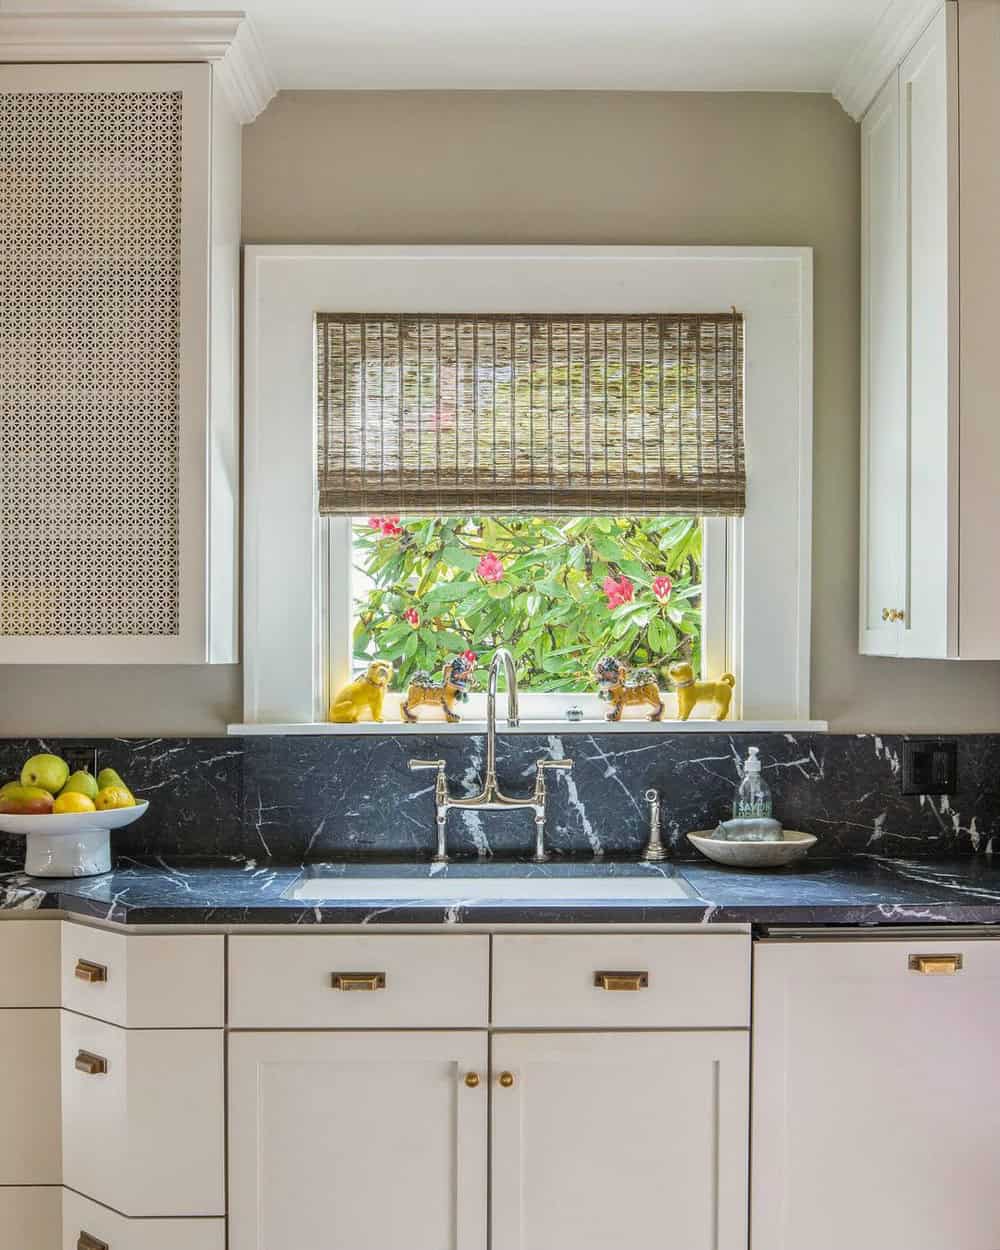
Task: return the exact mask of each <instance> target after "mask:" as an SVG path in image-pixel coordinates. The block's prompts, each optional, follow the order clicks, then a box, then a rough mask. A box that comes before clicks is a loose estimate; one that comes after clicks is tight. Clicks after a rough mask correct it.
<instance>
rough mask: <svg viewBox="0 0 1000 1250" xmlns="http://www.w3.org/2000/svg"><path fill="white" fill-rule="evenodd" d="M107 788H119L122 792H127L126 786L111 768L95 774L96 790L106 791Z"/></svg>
mask: <svg viewBox="0 0 1000 1250" xmlns="http://www.w3.org/2000/svg"><path fill="white" fill-rule="evenodd" d="M108 786H121V788H122V789H123V790H128V786H127V785H126V784H125V782H124V781H122V779H121V777H120V776H119V775H118V773H116V772H115V770H114V769H113V768H102V769H101V771H100V772H99V773H98V774H97V788H98V790H106V789H107V788H108ZM129 793H131V791H129Z"/></svg>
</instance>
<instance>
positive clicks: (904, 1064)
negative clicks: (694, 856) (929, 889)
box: [751, 936, 1000, 1250]
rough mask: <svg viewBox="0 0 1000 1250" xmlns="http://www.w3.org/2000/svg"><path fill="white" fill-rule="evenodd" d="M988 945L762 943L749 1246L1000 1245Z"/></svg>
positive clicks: (994, 989) (997, 978)
mask: <svg viewBox="0 0 1000 1250" xmlns="http://www.w3.org/2000/svg"><path fill="white" fill-rule="evenodd" d="M998 1037H1000V942H997V941H968V940H966V941H957V942H956V941H954V940H952V939H950V938H948V937H945V938H944V939H941V940H931V941H927V940H921V938H920V937H919V936H915V937H908V938H906V939H905V940H898V939H889V940H885V939H881V940H870V941H857V940H843V939H840V940H833V941H825V942H822V941H801V940H800V941H787V940H786V941H773V942H761V943H758V944H757V945H756V947H755V955H754V1065H753V1090H754V1113H753V1143H754V1146H753V1160H752V1169H751V1175H752V1177H753V1201H752V1214H751V1236H752V1241H751V1245H752V1248H753V1250H845V1247H864V1248H865V1250H867V1248H868V1247H875V1246H877V1247H878V1250H997V1247H998V1246H1000V1186H998V1184H997V1176H998V1174H1000V1082H998V1081H997V1079H996V1046H997V1038H998Z"/></svg>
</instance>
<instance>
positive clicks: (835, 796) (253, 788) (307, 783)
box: [0, 731, 1000, 862]
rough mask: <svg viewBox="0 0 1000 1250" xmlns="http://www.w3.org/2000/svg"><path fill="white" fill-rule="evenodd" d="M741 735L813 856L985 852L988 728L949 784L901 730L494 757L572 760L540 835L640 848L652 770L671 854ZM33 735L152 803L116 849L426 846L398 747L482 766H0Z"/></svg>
mask: <svg viewBox="0 0 1000 1250" xmlns="http://www.w3.org/2000/svg"><path fill="white" fill-rule="evenodd" d="M751 743H755V744H756V745H758V746H759V747H760V749H761V757H762V759H763V763H764V776H765V778H766V779H767V781H768V782H769V784H770V785H771V788H772V790H773V792H774V801H775V814H776V815H777V816H778V817H779V818H780V819H781V820H782V821H783V822H784V824H785V825H786V826H787V827H789V828H794V829H804V830H807V831H808V832H810V833H814V834H816V835H817V837H818V838H819V839H820V843H819V845H818V846H817V847H816V850H815V851H814V852H813V854H814V856H822V857H824V858H843V857H847V856H850V855H853V854H858V853H861V852H867V853H873V852H874V853H877V854H880V855H887V856H897V857H905V858H908V859H912V858H943V857H946V856H953V855H955V854H967V853H975V852H979V853H984V852H989V851H991V850H992V844H993V840H994V838H995V836H996V834H997V833H998V832H1000V735H986V734H976V735H971V734H970V735H964V736H960V737H959V738H958V743H959V748H958V771H959V788H958V793H957V794H956V795H954V796H953V797H951V798H945V799H942V798H929V797H920V796H916V797H904V796H903V795H902V794H901V792H900V780H899V773H900V752H901V749H902V739H901V738H900V737H898V736H895V735H884V736H878V735H874V734H858V735H848V734H791V733H773V734H726V733H676V734H671V733H643V732H641V731H638V732H636V733H624V734H623V733H614V734H612V733H599V732H598V733H594V734H578V733H564V734H551V735H550V734H545V735H543V734H538V735H535V734H502V735H501V737H500V740H499V745H498V752H497V772H498V774H499V777H500V781H501V785H502V786H503V787H504V788H505V789H506V790H507V791H508V793H511V794H522V793H523V794H527V793H528V792H529V790H530V788H531V786H532V784H533V778H534V761H535V760H536V759H537V758H538V757H539V756H551V757H562V756H567V757H568V758H570V759H572V760H573V770H572V772H570V773H550V774H549V781H550V787H549V820H548V827H547V840H548V844H549V846H550V847H551V848H552V849H553V850H554V851H556V852H558V853H561V854H565V855H582V856H589V855H592V854H608V855H613V854H634V853H635V852H636V851H637V850H638V849H639V848H640V847H641V846H642V845H643V843H644V841H645V838H646V836H647V810H648V809H647V805H646V803H645V802H644V801H643V798H642V794H643V791H644V790H645V789H646V787H648V786H654V787H656V788H657V789H658V790H660V791H661V793H662V795H663V821H664V837H665V839H666V840H667V841H668V843H669V845H670V847H671V849H672V851H673V853H674V855H675V856H676V857H677V858H679V859H695V858H697V852H695V851H694V850H693V849H692V848H691V846H690V844H689V843H688V842H687V841H686V839H685V838H684V834H685V833H687V832H689V831H691V830H698V829H706V828H712V827H714V825H715V824H716V822H717V821H718V820H719V819H720V818H723V817H726V816H728V815H729V814H730V810H729V809H730V804H731V802H732V796H733V790H734V788H735V786H736V784H737V782H738V780H739V762H740V760H741V759H742V758H743V756H744V755H745V753H746V748H747V747H748V746H749V745H750V744H751ZM43 750H45V751H54V752H56V753H58V754H65V755H67V757H68V758H70V761H71V763H72V765H73V766H74V767H78V766H80V765H81V764H82V763H92V762H93V752H94V751H96V753H97V766H98V767H106V766H110V767H112V768H116V769H117V770H118V771H119V772H120V773H121V774H122V776H123V777H124V778H125V779H126V781H127V782H128V783H129V784H130V785H131V786H132V788H133V790H134V791H135V793H136V794H137V795H139V796H141V797H143V798H148V799H149V800H150V802H151V806H150V810H149V812H148V813H147V814H146V816H144V817H143V818H142V819H141V820H139V821H138V822H137V823H136V824H135V825H133V826H131V827H130V828H128V829H124V830H122V831H121V832H120V833H118V834H115V835H113V836H114V849H115V852H116V853H117V854H118V855H119V856H125V857H132V858H136V859H141V860H156V859H158V858H162V859H169V860H171V861H177V860H199V859H200V860H212V861H219V860H227V859H231V860H236V861H242V860H246V859H254V860H274V861H285V862H289V861H290V862H298V861H301V860H304V859H337V858H343V857H347V856H370V855H379V856H381V855H385V856H393V855H396V856H409V857H428V856H429V855H430V854H431V852H432V850H433V845H434V820H433V781H432V777H433V774H431V773H426V772H422V773H411V772H410V771H409V769H408V768H407V760H408V759H410V758H411V757H420V758H424V759H428V758H430V759H437V758H440V759H444V760H446V761H447V765H448V778H449V782H450V784H451V787H452V791H453V793H457V794H463V793H464V794H471V793H473V792H474V791H475V790H476V789H477V788H478V786H479V784H480V781H481V776H482V767H483V757H484V754H485V738H484V736H483V735H481V734H470V735H468V736H467V735H465V734H432V733H428V734H419V735H417V734H412V735H411V734H407V735H389V734H387V735H374V734H358V735H355V736H347V735H326V736H315V737H313V736H309V737H254V738H221V739H215V738H212V739H209V738H196V739H167V738H156V739H141V740H140V739H131V740H122V739H102V740H100V741H96V740H95V741H94V742H93V743H91V744H82V743H80V742H79V741H74V742H72V743H65V742H61V741H59V740H57V739H47V740H45V741H44V742H42V741H39V740H37V739H31V740H27V739H23V740H18V739H3V740H0V781H2V780H6V779H8V778H11V777H14V776H16V775H17V772H18V770H19V769H20V767H21V764H22V763H23V761H24V760H25V759H26V758H27V757H28V756H29V755H32V754H34V753H35V752H37V751H43ZM88 756H89V759H88ZM448 820H449V826H448V828H449V845H450V847H451V848H452V849H453V851H454V853H455V854H456V855H469V856H474V855H476V854H484V855H496V856H499V857H505V856H515V855H518V854H523V853H524V852H526V851H527V850H528V849H529V848H530V847H531V845H532V839H533V833H534V826H533V824H532V822H531V819H530V815H529V814H528V813H527V812H521V813H512V814H511V815H509V816H507V815H504V816H498V815H497V814H496V813H475V812H466V813H461V814H460V813H457V812H453V813H451V814H450V815H449V818H448ZM2 838H3V835H0V839H2ZM997 847H998V849H1000V842H998V843H997ZM0 854H2V855H3V856H4V858H6V859H18V858H20V857H21V856H22V855H23V844H22V843H21V840H20V839H18V838H9V839H7V840H6V841H0Z"/></svg>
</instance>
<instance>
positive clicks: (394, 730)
mask: <svg viewBox="0 0 1000 1250" xmlns="http://www.w3.org/2000/svg"><path fill="white" fill-rule="evenodd" d="M828 728H829V726H828V725H827V722H826V721H825V720H805V721H791V720H731V721H715V720H687V721H678V720H667V721H645V720H627V721H616V722H611V721H605V720H582V721H566V720H524V719H522V721H521V723H520V725H518V727H517V728H516V729H511V728H509V727H508V725H507V723H506V721H505V719H504V717H503V715H502V714H501V715H500V717H499V718H498V722H497V731H498V732H499V733H505V734H508V733H510V734H599V733H601V734H603V733H612V734H620V733H633V734H634V733H643V734H644V733H663V734H668V733H703V734H705V733H725V734H745V733H757V734H762V733H826V732H827V731H828ZM485 732H486V722H485V721H483V720H472V719H471V718H470V719H469V720H463V721H461V722H459V723H458V724H457V725H449V724H448V723H447V722H446V721H430V720H428V721H420V722H419V723H417V724H416V725H409V724H401V723H399V722H392V721H384V722H383V723H381V724H375V723H374V722H372V721H359V722H358V723H357V724H355V725H333V724H331V723H330V722H329V721H319V722H316V723H314V724H302V725H281V724H273V725H267V724H261V725H230V726H229V727H228V733H229V734H230V736H231V737H247V738H252V737H260V736H263V735H268V734H273V735H276V736H279V737H280V736H283V735H284V736H289V737H291V736H294V735H296V734H323V735H327V734H328V735H330V736H332V737H336V736H338V735H345V734H346V735H352V734H354V735H356V734H394V735H401V736H404V737H405V736H407V735H409V734H482V733H485Z"/></svg>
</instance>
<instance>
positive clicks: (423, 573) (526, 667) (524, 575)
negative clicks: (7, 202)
mask: <svg viewBox="0 0 1000 1250" xmlns="http://www.w3.org/2000/svg"><path fill="white" fill-rule="evenodd" d="M701 561H702V531H701V525H700V524H699V523H698V521H696V520H689V519H687V518H678V517H669V518H662V519H661V518H617V517H614V518H612V517H580V518H565V519H561V518H544V517H419V518H416V517H370V518H368V519H367V520H365V521H358V522H357V523H356V524H355V525H354V563H355V566H356V568H357V570H358V572H359V573H360V574H362V575H363V577H361V578H359V579H358V580H359V581H360V582H361V586H362V593H361V594H360V596H359V598H358V599H357V600H356V602H355V628H354V654H355V658H356V659H357V661H358V662H359V663H362V664H363V663H367V662H368V661H369V660H371V659H375V658H378V659H383V660H391V661H392V662H393V663H394V664H395V666H396V677H395V680H394V682H393V686H394V688H396V689H403V688H405V687H406V685H407V683H408V681H409V679H410V677H411V676H412V674H413V673H414V672H415V671H416V670H418V669H429V670H430V671H432V672H435V673H439V672H440V670H441V667H442V665H443V664H444V662H445V661H446V660H447V659H448V658H449V657H451V656H454V655H457V654H460V653H461V652H463V651H474V652H476V653H477V655H478V662H479V664H480V665H481V666H484V667H487V666H488V665H489V663H490V661H491V660H492V658H493V651H494V649H495V648H496V647H497V646H500V645H503V646H506V647H508V648H509V649H510V650H511V651H512V653H513V655H514V659H515V663H516V665H517V675H518V680H519V682H520V684H521V687H522V689H524V690H538V691H544V690H551V691H560V690H561V691H580V690H592V689H593V688H594V676H593V670H594V665H595V664H596V663H597V661H598V660H599V659H600V658H601V657H602V656H604V655H615V656H618V657H620V658H621V659H623V660H625V662H626V663H627V664H628V665H629V666H630V667H633V668H636V667H646V668H652V669H653V670H654V671H655V672H657V673H658V674H659V676H660V678H661V680H664V681H665V678H666V669H667V666H668V665H669V664H671V663H674V662H676V661H677V660H681V659H684V660H688V661H690V662H691V663H692V664H693V665H694V666H695V671H696V672H697V671H698V669H699V667H700V664H701Z"/></svg>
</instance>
